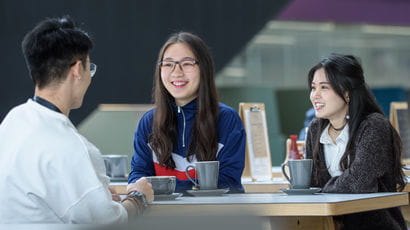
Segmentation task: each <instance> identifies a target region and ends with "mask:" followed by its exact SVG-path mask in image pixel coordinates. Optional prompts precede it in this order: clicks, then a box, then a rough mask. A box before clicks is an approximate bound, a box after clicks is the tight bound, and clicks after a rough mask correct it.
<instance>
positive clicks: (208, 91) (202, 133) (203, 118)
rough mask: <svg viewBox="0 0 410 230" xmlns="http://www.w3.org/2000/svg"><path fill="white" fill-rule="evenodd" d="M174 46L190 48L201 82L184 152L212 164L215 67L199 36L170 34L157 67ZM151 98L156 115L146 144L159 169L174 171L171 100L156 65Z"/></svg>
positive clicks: (215, 144) (174, 127)
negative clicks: (181, 44)
mask: <svg viewBox="0 0 410 230" xmlns="http://www.w3.org/2000/svg"><path fill="white" fill-rule="evenodd" d="M175 43H183V44H185V45H187V46H188V47H189V49H190V50H191V51H192V53H193V54H194V55H195V58H196V59H197V60H198V65H199V70H200V82H199V89H198V97H197V114H196V118H195V121H194V125H193V127H192V132H191V133H192V138H191V143H190V145H189V148H188V151H187V159H188V161H190V160H191V158H192V156H193V155H195V157H196V158H197V160H198V161H206V160H215V159H216V152H217V149H218V135H217V119H218V111H219V107H218V97H217V92H216V87H215V81H214V75H215V67H214V62H213V60H212V57H211V54H210V52H209V50H208V48H207V46H206V45H205V43H204V42H203V41H202V39H201V38H199V37H198V36H196V35H194V34H192V33H187V32H179V33H175V34H172V35H171V36H170V37H169V39H168V40H167V41H166V42H165V44H164V45H163V46H162V48H161V50H160V51H159V54H158V60H157V63H159V62H160V61H162V58H163V55H164V52H165V51H166V49H167V48H168V47H169V46H170V45H172V44H175ZM153 98H154V102H155V106H156V109H155V115H154V122H153V127H152V133H151V135H150V137H149V142H150V145H151V147H152V149H153V150H154V152H155V154H156V156H157V158H158V161H159V163H160V164H161V165H165V166H167V167H169V168H175V162H174V161H173V159H172V156H171V153H172V150H173V147H174V145H175V144H176V143H177V139H176V138H177V119H176V116H175V113H174V112H173V108H172V104H173V103H174V98H173V97H172V96H171V94H170V93H169V92H168V91H167V90H166V88H165V86H164V85H163V83H162V81H161V69H160V66H159V65H157V67H156V69H155V76H154V90H153Z"/></svg>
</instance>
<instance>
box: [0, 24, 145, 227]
mask: <svg viewBox="0 0 410 230" xmlns="http://www.w3.org/2000/svg"><path fill="white" fill-rule="evenodd" d="M92 47H93V42H92V40H91V38H90V37H89V35H88V34H87V33H86V32H84V31H82V30H81V29H79V28H78V27H76V26H75V24H74V22H73V21H72V20H71V19H70V18H69V17H62V18H51V19H45V20H43V21H41V22H40V23H39V24H38V25H37V26H36V27H35V28H34V29H33V30H31V31H30V32H29V33H27V35H26V36H25V37H24V40H23V42H22V49H23V54H24V57H25V59H26V63H27V67H28V69H29V72H30V75H31V78H32V80H33V82H34V85H35V91H34V97H33V98H30V99H28V101H27V102H26V103H24V104H22V105H19V106H17V107H15V108H13V109H12V110H11V111H10V112H9V113H8V114H7V116H6V117H5V119H4V120H3V122H2V123H1V125H0V168H1V169H2V170H1V171H0V181H1V183H0V194H1V195H0V203H1V206H0V223H2V224H4V223H85V224H89V223H98V224H105V223H107V224H108V223H125V222H127V219H133V218H135V216H136V215H138V214H139V213H141V212H142V211H143V209H144V207H145V206H146V205H147V203H150V202H152V200H153V191H152V188H151V184H150V183H148V182H147V181H146V179H145V178H142V179H141V180H139V181H137V182H136V183H134V184H132V185H130V186H129V187H128V192H129V195H128V196H127V197H126V198H125V199H124V200H123V201H122V202H121V203H120V202H117V201H115V200H114V199H113V198H115V197H116V198H118V196H115V195H113V194H111V192H110V191H109V189H108V185H109V178H108V177H107V176H106V175H105V165H104V161H103V159H102V157H101V153H100V151H99V150H98V149H97V148H96V147H95V146H94V145H93V144H91V143H90V142H88V141H87V139H86V138H84V137H83V136H82V135H81V134H80V133H79V132H78V131H77V129H76V128H75V126H74V125H73V124H72V123H71V121H70V120H69V118H68V115H69V112H70V110H71V109H76V108H79V107H80V106H81V104H82V101H83V98H84V95H85V93H86V91H87V89H88V86H89V85H90V83H91V78H92V76H93V75H94V74H95V71H96V68H97V66H96V65H95V64H93V63H91V62H90V58H89V52H90V50H91V48H92Z"/></svg>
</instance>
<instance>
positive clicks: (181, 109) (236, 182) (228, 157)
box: [128, 32, 246, 192]
mask: <svg viewBox="0 0 410 230" xmlns="http://www.w3.org/2000/svg"><path fill="white" fill-rule="evenodd" d="M214 74H215V69H214V63H213V60H212V57H211V55H210V52H209V50H208V48H207V46H206V45H205V43H204V42H203V41H202V40H201V39H200V38H199V37H197V36H196V35H193V34H191V33H186V32H180V33H176V34H173V35H171V37H170V38H169V39H168V41H167V42H166V43H165V44H164V45H163V47H162V48H161V50H160V52H159V55H158V66H157V68H156V71H155V80H154V81H155V82H154V85H155V89H154V94H153V96H154V101H155V107H156V108H155V109H153V110H151V111H149V112H147V113H146V114H145V115H144V116H143V118H142V119H141V121H140V123H139V125H138V128H137V131H136V132H135V139H134V150H135V151H134V156H133V158H132V161H131V173H130V175H129V179H128V182H129V183H132V182H134V181H136V180H137V179H139V178H141V177H144V176H176V178H177V185H176V191H180V192H181V191H182V192H183V191H185V190H190V189H192V186H193V184H192V182H191V181H189V180H188V178H187V177H186V175H185V169H186V167H187V166H188V165H192V164H194V163H195V162H196V161H214V160H217V161H219V164H220V166H219V178H218V188H230V191H231V192H243V187H242V185H241V175H242V171H243V168H244V158H245V141H246V136H245V131H244V128H243V125H242V122H241V120H240V118H239V116H238V114H237V112H236V111H235V110H234V109H232V108H230V107H228V106H226V105H224V104H222V103H218V101H217V91H216V87H215V81H214V77H215V76H214ZM191 174H192V175H191ZM190 175H191V177H194V176H195V175H194V172H193V171H191V172H190Z"/></svg>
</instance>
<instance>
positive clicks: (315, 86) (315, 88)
mask: <svg viewBox="0 0 410 230" xmlns="http://www.w3.org/2000/svg"><path fill="white" fill-rule="evenodd" d="M310 101H311V102H312V105H313V107H314V108H315V113H316V117H319V118H324V119H329V121H330V122H331V123H332V125H334V127H340V126H342V125H343V124H344V119H345V116H346V114H347V111H348V104H347V103H346V102H345V101H344V100H343V98H341V97H340V96H339V95H338V94H336V92H335V91H334V90H333V88H332V86H331V85H330V82H329V81H328V79H327V77H326V73H325V70H324V69H323V68H320V69H318V70H316V72H315V74H314V75H313V81H312V84H311V91H310Z"/></svg>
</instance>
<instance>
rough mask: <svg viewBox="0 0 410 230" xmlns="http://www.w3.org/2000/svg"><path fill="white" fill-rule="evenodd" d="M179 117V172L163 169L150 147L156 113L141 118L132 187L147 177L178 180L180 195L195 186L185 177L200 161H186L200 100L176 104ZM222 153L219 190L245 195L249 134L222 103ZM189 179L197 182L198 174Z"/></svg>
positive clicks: (175, 152) (176, 152) (176, 157)
mask: <svg viewBox="0 0 410 230" xmlns="http://www.w3.org/2000/svg"><path fill="white" fill-rule="evenodd" d="M173 110H174V112H175V113H176V115H177V120H178V124H177V132H178V134H177V135H178V138H177V141H178V143H177V144H176V145H175V146H174V149H173V151H172V158H173V160H174V162H175V166H176V167H175V169H171V168H167V167H165V166H161V165H159V163H158V160H157V157H156V156H155V154H154V152H153V151H152V149H151V148H150V146H149V143H148V137H149V135H150V134H151V132H152V123H153V118H154V113H155V109H152V110H150V111H148V112H147V113H146V114H144V116H143V117H142V118H141V120H140V122H139V124H138V128H137V130H136V132H135V137H134V155H133V157H132V159H131V172H130V174H129V177H128V183H133V182H135V181H136V180H138V179H139V178H141V177H144V176H176V178H177V184H176V191H177V192H183V191H185V190H190V189H192V186H193V183H192V182H191V181H190V180H188V178H187V176H186V175H185V169H186V167H187V166H188V165H194V163H195V162H196V161H197V160H196V158H194V159H192V160H191V162H189V161H188V160H187V158H186V156H187V151H188V148H189V144H190V143H191V129H192V126H193V123H194V121H195V115H196V113H197V100H196V99H195V100H193V101H191V102H190V103H188V104H187V105H185V106H182V107H179V106H177V105H175V104H173ZM217 124H218V129H217V131H218V152H217V155H216V160H217V161H219V178H218V188H230V192H244V189H243V187H242V184H241V175H242V171H243V168H244V164H245V163H244V162H245V143H246V134H245V130H244V127H243V124H242V121H241V119H240V118H239V116H238V113H237V112H236V111H235V110H234V109H232V108H231V107H229V106H227V105H225V104H223V103H219V117H218V123H217ZM189 175H190V176H191V177H192V178H194V177H195V171H194V169H191V170H190V171H189Z"/></svg>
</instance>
